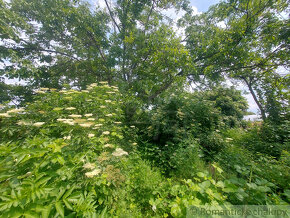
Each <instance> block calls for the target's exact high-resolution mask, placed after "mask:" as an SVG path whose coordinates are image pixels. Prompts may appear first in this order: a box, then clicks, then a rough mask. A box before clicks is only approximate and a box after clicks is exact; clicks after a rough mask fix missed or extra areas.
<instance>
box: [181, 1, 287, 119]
mask: <svg viewBox="0 0 290 218" xmlns="http://www.w3.org/2000/svg"><path fill="white" fill-rule="evenodd" d="M287 6H288V5H287V1H284V0H279V1H270V0H261V1H258V0H242V1H237V0H228V1H223V2H221V3H220V4H217V5H216V6H213V7H211V8H210V10H209V11H208V12H206V13H204V14H201V15H196V16H191V15H190V14H187V15H186V16H185V17H184V19H183V20H182V21H180V24H182V25H184V26H185V27H186V34H187V37H186V39H185V42H186V46H187V48H188V49H189V50H190V54H191V56H192V61H193V65H194V66H195V69H196V70H195V72H192V74H193V75H196V72H197V73H198V74H199V75H203V76H204V77H205V78H206V79H207V80H215V81H216V80H223V79H225V78H230V79H234V80H238V81H242V82H243V83H244V84H245V85H246V86H247V87H248V89H249V91H250V93H251V95H252V96H253V98H254V100H255V102H256V103H257V106H258V107H259V109H260V112H261V116H262V118H263V120H266V117H267V113H270V111H269V110H268V109H267V108H268V106H267V105H269V104H280V103H279V102H281V101H283V100H282V99H280V98H279V94H277V93H278V92H281V90H282V89H284V88H285V83H283V81H285V79H284V78H283V76H282V75H281V73H280V72H279V71H280V69H281V67H284V68H288V67H289V58H288V57H289V37H288V36H289V27H288V26H289V20H288V19H285V18H284V17H283V16H282V15H281V14H282V13H283V12H285V11H286V9H287ZM189 76H191V75H189ZM189 78H190V77H189ZM194 79H195V80H196V77H194ZM272 79H275V82H274V83H276V84H277V83H278V84H279V85H275V86H274V87H273V92H274V93H276V94H274V95H272V96H275V98H271V99H272V100H271V101H270V100H269V101H268V100H267V101H264V99H270V96H269V95H270V93H269V92H268V91H269V89H266V87H269V86H271V85H272V84H273V83H272ZM278 87H280V88H278ZM282 87H283V88H282ZM281 88H282V89H281ZM267 90H268V91H267ZM262 93H263V94H262ZM265 95H267V96H268V97H267V98H265ZM271 108H273V107H272V106H271Z"/></svg>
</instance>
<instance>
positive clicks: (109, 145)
mask: <svg viewBox="0 0 290 218" xmlns="http://www.w3.org/2000/svg"><path fill="white" fill-rule="evenodd" d="M104 147H105V148H113V147H114V146H113V145H111V144H105V145H104Z"/></svg>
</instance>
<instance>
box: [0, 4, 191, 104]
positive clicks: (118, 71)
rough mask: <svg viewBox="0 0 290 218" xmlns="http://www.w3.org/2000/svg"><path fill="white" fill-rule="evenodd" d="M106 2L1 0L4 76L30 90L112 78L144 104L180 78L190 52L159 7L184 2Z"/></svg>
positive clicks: (84, 84)
mask: <svg viewBox="0 0 290 218" xmlns="http://www.w3.org/2000/svg"><path fill="white" fill-rule="evenodd" d="M105 4H106V8H105V9H101V8H92V7H91V6H90V5H89V4H87V3H85V2H81V1H72V0H63V1H57V0H50V1H47V0H40V1H39V0H31V1H27V0H12V1H11V2H10V3H7V2H4V1H2V0H1V7H2V8H3V11H4V12H5V14H4V15H3V18H2V19H1V20H3V21H4V25H3V26H4V28H3V29H1V45H0V49H1V51H3V52H2V54H3V55H2V56H1V60H2V62H3V63H8V64H7V66H5V67H4V68H3V69H2V70H1V71H0V72H1V75H2V76H6V77H9V78H18V79H24V80H26V81H27V82H28V84H27V86H30V88H31V89H35V88H37V87H41V86H42V87H54V88H60V87H62V86H63V84H66V83H69V84H71V85H72V86H75V87H79V88H84V87H85V86H86V85H87V84H89V83H92V82H94V81H100V80H108V81H109V83H110V84H113V83H119V84H120V86H121V87H122V88H123V89H124V90H132V92H133V93H135V94H137V96H138V97H140V98H141V99H142V100H144V101H146V102H150V101H152V100H153V99H154V98H155V97H156V96H158V95H160V94H161V93H162V92H163V91H165V90H166V89H168V88H169V87H170V86H171V85H172V84H174V83H176V81H179V76H180V75H181V74H180V71H181V69H183V68H184V66H185V65H186V62H187V61H188V58H189V56H188V53H187V50H186V48H185V47H184V46H183V45H182V44H181V42H180V39H179V38H178V37H177V36H176V34H175V32H174V31H173V29H172V28H171V27H170V24H169V23H168V22H167V21H166V20H165V19H164V17H163V15H162V13H161V12H160V11H161V10H163V9H166V8H170V7H174V8H177V9H178V8H180V7H181V6H183V5H186V1H183V0H179V1H173V0H162V1H158V0H154V1H149V0H148V1H131V0H118V1H115V2H113V4H110V3H109V2H108V1H106V0H105Z"/></svg>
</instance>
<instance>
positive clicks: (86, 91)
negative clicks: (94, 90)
mask: <svg viewBox="0 0 290 218" xmlns="http://www.w3.org/2000/svg"><path fill="white" fill-rule="evenodd" d="M81 92H85V93H88V92H89V91H88V90H82V91H81Z"/></svg>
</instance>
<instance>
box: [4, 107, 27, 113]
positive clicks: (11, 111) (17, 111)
mask: <svg viewBox="0 0 290 218" xmlns="http://www.w3.org/2000/svg"><path fill="white" fill-rule="evenodd" d="M23 111H24V108H19V109H12V110H10V111H7V113H8V114H9V113H19V112H23Z"/></svg>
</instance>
